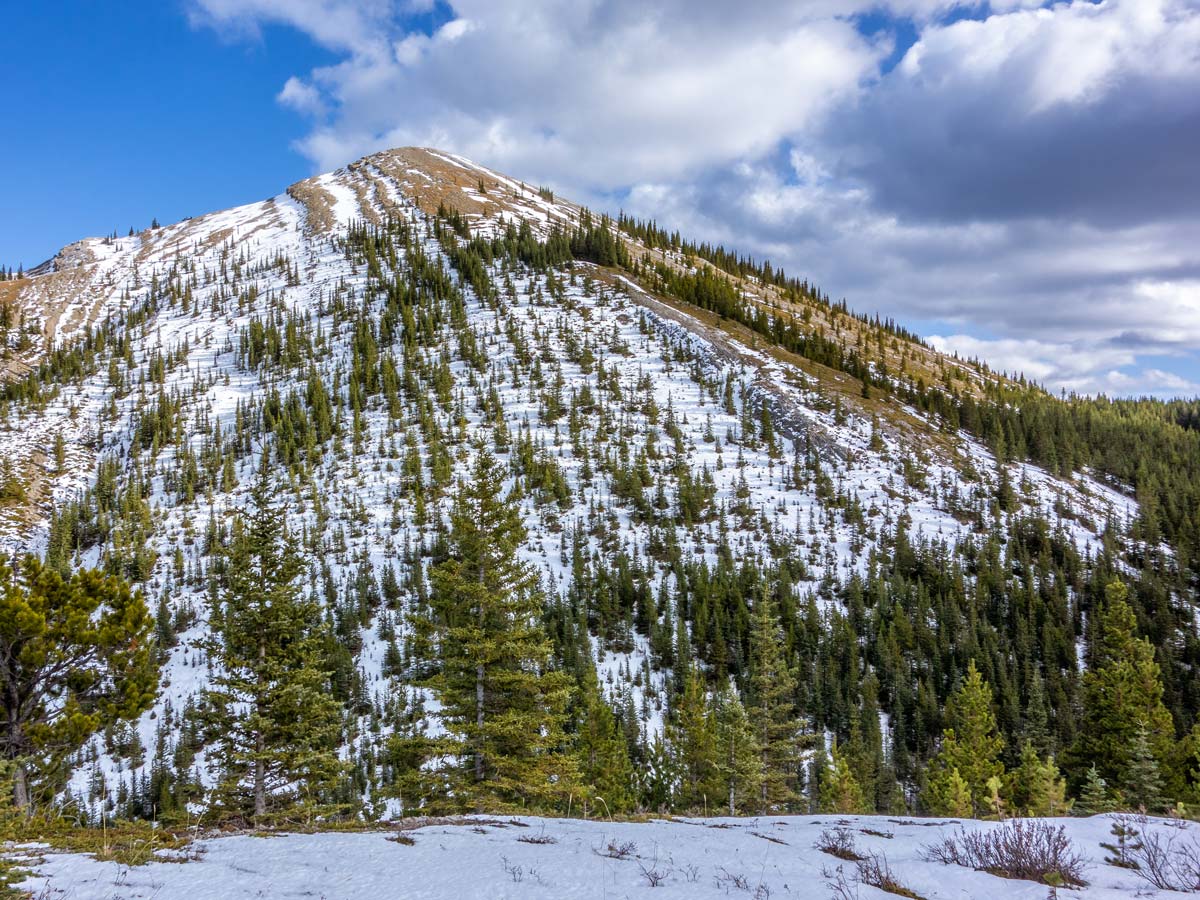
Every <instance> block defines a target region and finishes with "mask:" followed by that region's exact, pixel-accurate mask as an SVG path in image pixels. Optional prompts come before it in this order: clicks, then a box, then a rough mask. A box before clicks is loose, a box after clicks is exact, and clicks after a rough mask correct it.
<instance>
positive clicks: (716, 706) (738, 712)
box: [712, 687, 762, 816]
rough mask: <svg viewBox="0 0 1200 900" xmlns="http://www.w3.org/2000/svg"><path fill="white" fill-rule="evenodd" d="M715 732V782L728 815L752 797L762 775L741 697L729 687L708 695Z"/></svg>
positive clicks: (735, 813) (759, 758) (760, 759)
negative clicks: (726, 802) (725, 802)
mask: <svg viewBox="0 0 1200 900" xmlns="http://www.w3.org/2000/svg"><path fill="white" fill-rule="evenodd" d="M712 717H713V720H714V724H715V732H716V745H717V746H716V765H715V769H716V782H717V785H718V787H719V788H720V789H722V791H721V792H722V793H723V794H724V796H725V797H726V799H727V800H728V802H729V815H731V816H736V815H737V814H738V810H739V809H740V808H742V806H743V805H744V804H745V803H746V802H748V801H750V800H752V799H755V798H756V796H757V792H758V787H759V781H760V780H761V779H762V757H761V756H760V754H759V749H758V745H757V744H756V743H755V741H754V729H753V727H752V726H751V724H750V718H749V716H747V715H746V709H745V707H744V706H743V705H742V701H741V700H740V699H738V696H737V694H735V693H734V692H733V691H732V690H731V689H730V688H728V687H725V688H723V689H722V690H719V691H717V692H716V694H714V695H713V699H712Z"/></svg>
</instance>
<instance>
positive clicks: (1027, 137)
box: [0, 0, 1200, 395]
mask: <svg viewBox="0 0 1200 900" xmlns="http://www.w3.org/2000/svg"><path fill="white" fill-rule="evenodd" d="M5 30H6V34H7V35H9V36H10V37H9V39H8V40H7V42H6V52H5V54H3V55H0V87H2V88H3V96H5V98H6V99H7V100H8V113H7V115H8V119H7V121H8V123H9V128H7V129H6V132H7V133H6V135H5V139H4V140H2V141H0V165H2V166H3V168H2V169H0V171H3V172H4V173H5V185H4V197H5V202H4V207H3V208H4V210H5V212H6V213H7V214H6V215H3V216H0V262H3V263H5V264H12V265H16V264H18V263H24V264H25V265H27V266H28V265H32V264H35V263H37V262H40V261H41V260H42V259H44V258H46V257H48V256H50V255H52V254H53V253H54V252H55V251H56V250H57V249H58V248H59V247H60V246H62V245H63V244H66V243H68V242H70V241H72V240H75V239H78V238H79V237H82V236H85V235H96V234H105V233H108V232H109V231H111V230H113V229H117V230H119V231H121V232H124V231H125V230H126V229H128V228H129V227H130V226H131V225H132V226H135V227H140V226H143V225H145V224H147V223H148V222H149V221H150V219H151V218H152V217H157V218H158V219H159V220H160V221H164V222H166V221H173V220H176V219H179V218H181V217H183V216H186V215H191V214H197V213H201V212H206V211H209V210H212V209H218V208H223V207H226V206H230V205H234V204H237V203H242V202H247V201H251V200H256V199H261V198H262V197H264V196H268V195H271V194H274V193H277V192H278V191H280V190H281V189H282V188H283V187H285V186H286V185H287V184H290V183H291V182H293V181H296V180H298V179H300V178H303V177H305V176H307V175H309V174H311V173H313V172H314V171H320V170H326V169H329V168H333V167H336V166H338V165H342V164H344V163H346V162H348V161H350V160H352V159H354V158H356V157H358V156H360V155H363V154H364V153H367V152H371V151H374V150H377V149H381V148H384V147H388V146H398V145H403V144H423V145H436V146H440V147H443V148H445V149H449V150H453V151H457V152H461V153H464V154H466V155H468V156H471V157H472V158H474V159H477V160H478V161H480V162H483V163H485V164H488V165H492V166H493V167H495V168H497V169H500V170H502V171H507V172H509V173H511V174H513V175H516V176H518V177H521V178H523V179H525V180H528V181H532V182H537V183H548V184H551V185H553V186H555V187H556V188H557V189H559V190H560V191H561V192H563V193H564V194H566V195H568V196H572V197H573V198H575V199H579V200H581V201H583V202H586V203H589V204H592V205H595V206H598V207H603V208H608V209H611V210H615V209H617V208H624V209H626V210H627V211H631V212H634V213H636V214H638V215H644V216H652V217H654V218H656V219H658V220H659V221H660V222H662V223H664V224H668V225H670V226H672V227H678V228H680V229H681V230H683V231H684V232H685V233H687V234H689V235H692V236H694V237H696V238H699V239H706V240H716V241H721V242H724V243H726V244H727V245H729V246H735V247H737V248H739V249H741V250H743V251H747V252H753V253H755V254H756V255H759V256H763V255H766V256H770V257H771V258H772V259H773V260H775V261H776V262H779V263H781V264H782V265H784V266H785V267H786V268H787V269H788V270H789V271H791V272H795V273H798V274H801V275H806V276H808V277H811V278H812V279H814V280H815V281H817V282H818V283H819V284H821V285H822V286H823V287H824V288H825V289H826V290H827V291H828V292H829V293H830V294H832V295H833V296H834V297H846V298H847V299H848V301H849V303H850V305H851V306H852V307H854V308H856V309H860V310H864V311H869V312H875V311H878V312H880V313H881V314H883V315H886V316H893V317H895V318H897V319H899V320H900V321H902V322H904V323H906V324H908V325H910V326H911V327H914V328H916V329H917V330H919V331H920V332H922V333H923V334H925V335H927V336H929V338H930V339H931V340H932V341H933V342H934V343H935V344H937V345H938V346H940V347H943V348H945V349H948V350H954V351H958V352H960V353H963V354H966V355H971V356H975V355H978V356H982V357H983V358H985V359H987V360H988V361H989V362H991V363H993V364H994V365H995V366H997V367H999V368H1003V369H1006V370H1010V371H1015V370H1020V371H1023V372H1025V373H1026V374H1029V375H1031V376H1032V377H1035V378H1037V379H1039V380H1041V381H1043V382H1045V383H1046V384H1047V385H1048V386H1050V387H1053V388H1058V387H1066V388H1068V389H1075V390H1084V391H1101V390H1102V391H1107V392H1110V393H1117V394H1138V393H1144V392H1149V393H1155V394H1160V395H1174V394H1189V395H1190V394H1195V393H1198V392H1200V363H1198V362H1197V359H1196V355H1195V354H1196V348H1197V347H1200V173H1198V171H1197V170H1198V167H1197V165H1196V164H1195V158H1196V157H1197V155H1198V154H1200V57H1198V55H1197V54H1196V52H1195V47H1196V46H1198V45H1200V0H1104V2H1098V0H1073V2H1069V0H1064V2H1057V3H1047V2H1042V0H990V2H985V0H787V2H778V0H746V2H744V3H742V4H739V5H738V8H737V14H736V15H731V13H730V7H729V4H727V3H724V2H719V0H658V2H656V3H654V4H645V3H644V2H641V0H449V2H447V0H166V2H155V3H151V2H130V3H122V4H103V3H99V2H83V0H77V2H66V3H61V4H57V5H55V6H54V7H52V8H51V7H46V6H45V5H39V4H18V5H12V6H11V8H10V9H8V10H6V21H5ZM13 35H16V36H18V37H17V38H16V39H13V38H12V37H11V36H13Z"/></svg>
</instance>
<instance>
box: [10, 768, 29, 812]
mask: <svg viewBox="0 0 1200 900" xmlns="http://www.w3.org/2000/svg"><path fill="white" fill-rule="evenodd" d="M13 804H14V805H15V806H16V807H17V809H19V810H23V811H25V812H31V810H30V809H29V774H28V773H27V772H26V771H25V766H24V765H23V764H22V763H17V768H16V771H15V772H14V773H13Z"/></svg>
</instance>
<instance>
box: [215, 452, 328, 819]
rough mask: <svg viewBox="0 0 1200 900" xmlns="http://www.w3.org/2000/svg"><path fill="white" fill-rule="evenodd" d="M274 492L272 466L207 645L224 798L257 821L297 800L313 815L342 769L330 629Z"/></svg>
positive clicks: (231, 557) (235, 546)
mask: <svg viewBox="0 0 1200 900" xmlns="http://www.w3.org/2000/svg"><path fill="white" fill-rule="evenodd" d="M273 492H274V485H272V483H271V481H270V480H269V478H268V477H267V475H266V471H265V468H264V471H263V473H262V474H261V475H260V477H259V479H258V481H257V482H256V484H255V486H254V489H253V492H252V495H251V502H252V510H251V512H250V513H249V515H247V516H242V517H240V518H239V520H238V521H237V522H236V523H235V528H234V532H233V538H232V540H231V542H230V545H229V547H228V549H227V553H226V556H227V566H226V581H225V587H224V590H223V591H222V593H221V596H220V605H219V606H218V607H217V608H214V609H213V614H212V617H211V621H212V623H213V626H214V627H213V635H212V637H211V639H210V641H209V651H210V653H211V654H212V655H213V656H214V658H215V659H216V660H218V662H219V664H220V670H219V672H218V674H217V675H216V677H215V678H214V680H213V687H212V688H211V689H210V690H209V691H208V693H207V705H206V706H207V709H206V718H207V722H208V725H209V726H210V730H211V735H212V737H213V738H214V743H215V747H214V750H213V752H212V754H211V755H210V759H211V760H212V761H213V763H214V764H215V766H216V768H217V770H218V775H219V788H218V800H219V802H220V803H221V804H222V805H224V806H226V807H227V808H229V809H230V811H244V812H248V813H250V814H251V815H253V816H254V818H255V820H256V821H257V820H260V819H261V818H262V817H263V816H266V815H267V814H268V813H271V812H274V811H276V810H279V809H283V808H286V807H288V806H289V805H292V804H293V803H296V802H302V803H304V804H305V805H306V806H308V807H309V809H310V811H311V810H312V808H313V807H314V806H315V805H316V804H318V803H320V802H321V800H322V798H323V797H324V796H326V795H327V794H328V792H329V790H330V788H331V787H332V785H333V783H334V782H335V781H336V779H337V777H338V775H339V774H340V772H341V769H342V765H341V763H340V761H339V760H338V755H337V746H338V742H339V737H340V733H341V705H340V704H339V703H338V701H337V700H336V699H335V698H334V696H333V695H332V693H331V686H330V676H329V672H328V671H327V668H328V666H327V663H326V660H325V658H324V649H325V648H326V646H327V642H328V639H329V637H328V633H327V626H326V624H325V621H324V619H323V618H322V615H321V608H320V606H319V604H318V603H317V601H316V599H315V598H313V597H310V596H307V595H305V593H304V592H303V590H302V589H301V588H300V586H299V585H298V584H297V582H298V580H299V578H300V576H301V575H302V574H303V572H304V564H303V562H302V561H301V558H300V555H299V551H298V548H297V546H296V541H295V538H294V536H293V535H292V534H291V533H290V532H288V530H287V528H286V525H285V522H284V517H283V513H282V511H281V510H279V509H277V508H275V507H273V506H272V505H271V497H272V494H273Z"/></svg>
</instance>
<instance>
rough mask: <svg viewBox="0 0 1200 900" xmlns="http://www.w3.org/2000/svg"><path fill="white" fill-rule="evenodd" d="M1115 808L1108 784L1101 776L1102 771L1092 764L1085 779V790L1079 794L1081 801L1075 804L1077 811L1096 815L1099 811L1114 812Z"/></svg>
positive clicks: (1087, 814)
mask: <svg viewBox="0 0 1200 900" xmlns="http://www.w3.org/2000/svg"><path fill="white" fill-rule="evenodd" d="M1115 808H1116V805H1115V804H1114V803H1113V800H1112V796H1111V795H1110V794H1109V791H1108V784H1107V783H1106V782H1105V780H1104V779H1103V778H1102V777H1101V776H1100V771H1099V770H1098V769H1097V768H1096V767H1095V766H1091V767H1090V768H1089V769H1088V770H1087V774H1086V775H1085V776H1084V779H1083V790H1082V791H1081V792H1080V794H1079V802H1078V803H1076V804H1075V810H1076V812H1080V813H1083V814H1084V815H1085V816H1094V815H1096V814H1098V813H1106V812H1112V811H1113V810H1114V809H1115Z"/></svg>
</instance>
